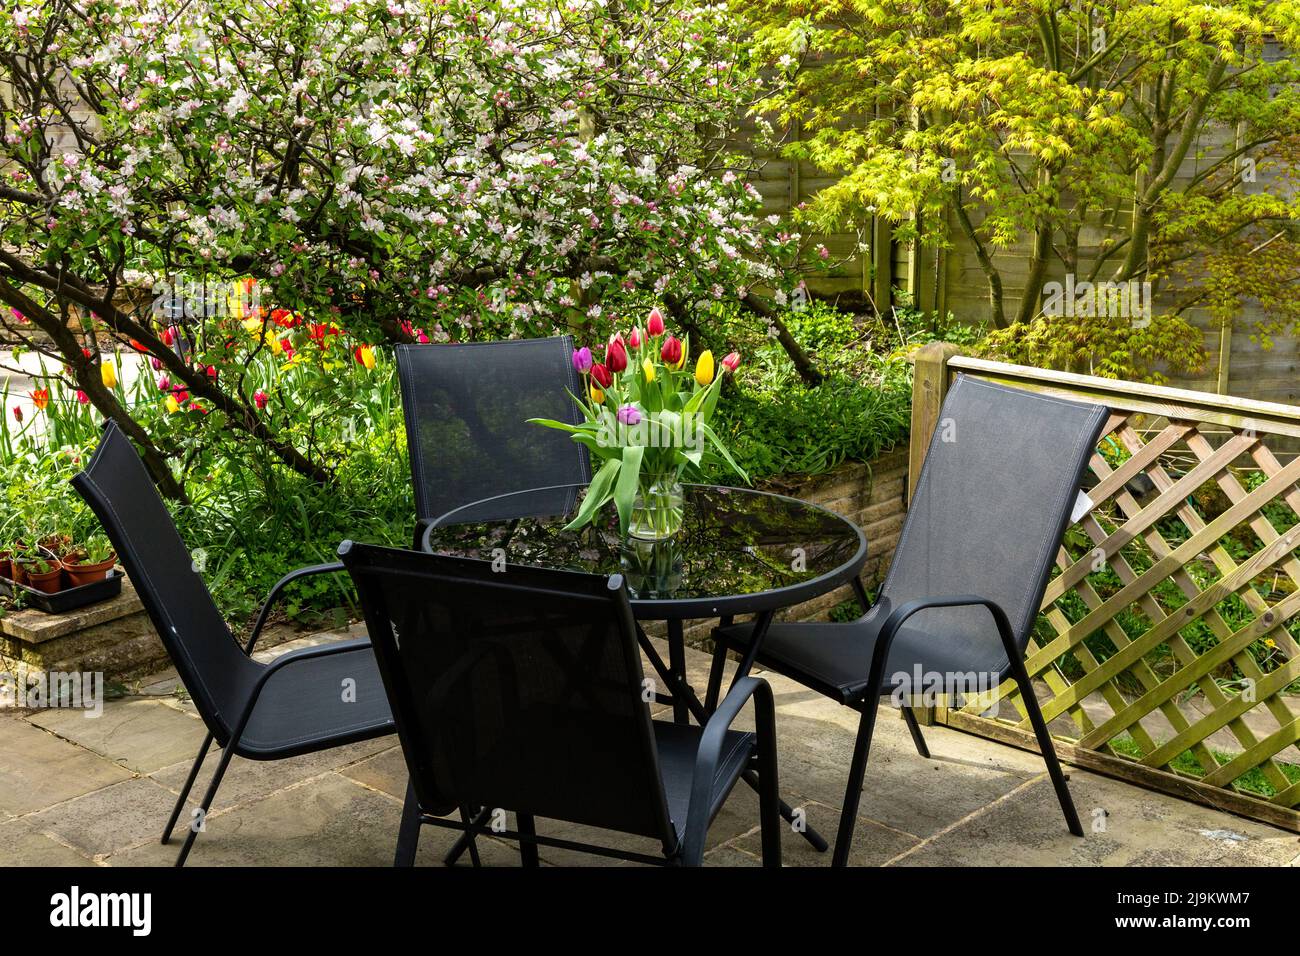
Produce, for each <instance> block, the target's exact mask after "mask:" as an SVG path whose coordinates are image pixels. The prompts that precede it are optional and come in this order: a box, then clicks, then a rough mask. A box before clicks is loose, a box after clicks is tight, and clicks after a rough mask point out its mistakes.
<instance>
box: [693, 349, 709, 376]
mask: <svg viewBox="0 0 1300 956" xmlns="http://www.w3.org/2000/svg"><path fill="white" fill-rule="evenodd" d="M695 381H697V382H699V383H700V384H701V385H708V384H709V383H710V382H712V381H713V353H712V352H710V351H708V350H707V349H705V350H704V351H703V352H701V353H700V360H699V361H698V362H696V363H695Z"/></svg>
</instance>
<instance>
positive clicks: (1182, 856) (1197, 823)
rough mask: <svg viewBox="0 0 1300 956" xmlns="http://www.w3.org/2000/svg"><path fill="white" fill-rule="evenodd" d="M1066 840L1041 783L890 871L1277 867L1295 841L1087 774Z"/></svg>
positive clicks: (1076, 790) (1299, 840)
mask: <svg viewBox="0 0 1300 956" xmlns="http://www.w3.org/2000/svg"><path fill="white" fill-rule="evenodd" d="M1070 791H1071V793H1072V794H1073V796H1074V801H1075V806H1076V807H1077V808H1078V811H1079V816H1080V818H1081V819H1082V821H1083V827H1084V833H1085V836H1084V837H1083V839H1080V838H1079V837H1075V836H1071V835H1070V833H1069V832H1068V831H1067V830H1066V828H1065V819H1064V817H1062V815H1061V811H1060V806H1059V804H1058V803H1057V801H1056V794H1055V792H1054V791H1053V789H1052V784H1051V781H1050V780H1048V779H1047V777H1046V775H1044V776H1042V777H1040V778H1038V779H1036V780H1034V781H1033V782H1032V783H1030V784H1027V785H1026V786H1025V787H1023V788H1021V789H1020V790H1017V791H1016V792H1014V793H1013V794H1011V795H1009V796H1008V797H1007V798H1006V799H1004V800H1001V801H998V802H997V803H994V804H993V805H991V806H989V807H988V808H986V809H985V810H984V811H983V812H981V813H977V814H972V815H971V816H969V817H967V818H966V819H965V820H962V821H960V822H959V823H957V824H956V825H954V826H953V827H951V828H949V829H948V830H945V831H944V832H942V833H940V834H938V835H937V836H935V837H934V838H932V839H930V840H928V841H926V842H925V843H923V844H921V845H919V846H917V847H916V848H914V849H913V850H911V851H909V852H908V853H906V854H905V855H902V856H900V857H898V858H896V859H895V860H893V861H892V863H893V864H894V865H901V866H991V865H996V866H1285V865H1288V864H1291V863H1292V862H1293V861H1295V860H1296V858H1297V856H1300V836H1297V835H1296V834H1294V833H1289V832H1287V831H1285V830H1280V829H1278V828H1276V827H1271V826H1268V825H1267V824H1264V823H1257V822H1255V821H1253V820H1246V819H1244V818H1242V817H1236V816H1232V815H1229V814H1226V813H1222V812H1220V811H1217V810H1212V809H1210V808H1208V807H1202V806H1200V805H1198V804H1194V803H1189V802H1187V801H1185V800H1179V799H1177V798H1175V797H1170V796H1166V795H1165V794H1162V793H1155V792H1153V791H1150V790H1143V789H1141V788H1139V787H1134V786H1130V785H1129V784H1126V783H1123V782H1121V781H1118V780H1112V779H1111V778H1109V777H1103V776H1099V775H1097V774H1094V773H1089V772H1088V771H1085V770H1078V769H1074V770H1073V771H1072V773H1071V779H1070Z"/></svg>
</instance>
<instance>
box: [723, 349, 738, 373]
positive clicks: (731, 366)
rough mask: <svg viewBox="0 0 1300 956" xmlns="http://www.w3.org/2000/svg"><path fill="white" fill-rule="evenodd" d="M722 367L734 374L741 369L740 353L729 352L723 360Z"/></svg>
mask: <svg viewBox="0 0 1300 956" xmlns="http://www.w3.org/2000/svg"><path fill="white" fill-rule="evenodd" d="M722 367H723V368H725V369H726V370H727V371H728V372H734V371H735V370H736V369H738V368H740V353H739V352H728V353H727V354H726V356H725V357H724V358H723V360H722Z"/></svg>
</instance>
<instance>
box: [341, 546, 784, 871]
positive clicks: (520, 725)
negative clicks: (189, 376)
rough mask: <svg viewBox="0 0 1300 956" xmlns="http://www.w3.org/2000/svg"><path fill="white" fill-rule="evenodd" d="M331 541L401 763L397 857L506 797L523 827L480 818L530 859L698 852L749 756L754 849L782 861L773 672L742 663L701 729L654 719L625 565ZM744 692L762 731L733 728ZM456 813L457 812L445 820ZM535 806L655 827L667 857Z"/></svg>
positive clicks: (408, 859)
mask: <svg viewBox="0 0 1300 956" xmlns="http://www.w3.org/2000/svg"><path fill="white" fill-rule="evenodd" d="M339 555H340V557H342V559H343V563H344V564H345V565H347V568H348V570H349V571H350V572H351V574H352V579H353V581H354V583H355V584H356V587H357V591H358V593H359V594H360V596H361V605H362V608H363V609H364V610H365V616H366V623H367V626H368V628H369V630H370V635H371V639H372V640H373V641H374V649H375V656H376V657H377V658H378V659H379V672H380V674H381V675H382V676H383V681H384V687H385V689H386V690H387V691H388V696H389V700H390V702H391V704H392V708H393V716H394V718H395V719H396V721H397V733H398V738H399V739H400V740H401V742H402V750H403V751H404V752H405V755H406V763H407V768H408V770H409V772H410V782H409V784H408V791H407V802H406V809H405V812H404V813H403V818H402V827H401V832H400V834H399V838H398V847H397V855H396V860H395V862H396V864H397V865H399V866H402V865H410V864H411V863H412V862H413V860H414V857H415V850H416V844H417V842H418V839H419V831H420V826H421V825H422V824H423V825H431V826H440V827H446V828H449V829H453V830H459V831H461V832H462V833H468V834H470V835H473V834H476V833H484V832H486V831H487V829H488V826H489V824H488V822H487V819H488V816H489V815H491V814H492V813H494V812H501V811H513V812H515V813H516V814H517V819H518V824H519V829H518V830H517V831H514V830H504V829H501V828H498V827H493V828H492V832H493V833H495V834H496V835H497V836H502V837H507V838H509V839H513V840H518V841H519V844H520V852H521V854H522V856H523V862H524V864H525V865H531V866H535V865H537V863H538V854H537V848H538V847H539V846H549V847H561V848H565V849H576V850H583V851H586V852H590V853H595V854H599V855H601V856H612V857H620V858H624V859H628V860H634V861H638V862H644V863H657V864H661V865H662V864H669V865H698V864H700V863H701V862H702V858H703V855H704V841H705V834H706V832H707V830H708V827H709V824H710V823H711V822H712V820H713V818H714V817H715V816H716V815H717V813H718V811H719V810H720V809H721V808H722V805H723V802H724V801H725V800H726V798H727V796H728V794H729V793H730V792H731V790H732V788H733V787H734V786H735V784H736V781H737V780H739V779H740V778H741V776H742V775H743V774H744V773H745V772H746V771H747V770H750V769H753V770H756V771H757V772H758V774H759V776H760V787H759V800H760V807H761V810H760V816H761V823H762V845H763V861H764V863H765V864H766V865H770V866H779V865H780V860H781V856H780V854H781V847H780V834H779V827H780V824H781V821H780V817H779V811H778V797H777V779H776V778H777V773H776V742H775V737H774V715H773V702H772V691H771V688H769V687H768V685H767V682H766V681H763V680H760V679H757V678H752V677H750V678H743V679H741V680H740V681H738V682H737V684H736V686H735V687H733V688H732V690H731V692H730V693H729V694H728V695H727V698H726V700H724V701H723V702H722V705H721V706H720V707H719V708H718V709H717V711H716V713H714V715H713V716H712V718H711V719H710V720H709V721H708V723H707V724H706V725H705V726H704V727H703V728H700V727H696V726H687V725H683V724H676V723H672V722H667V721H655V720H651V719H650V708H649V705H648V703H647V700H648V699H649V696H650V695H649V694H648V692H647V691H646V689H645V688H646V686H647V685H646V684H645V681H644V674H643V673H642V667H641V655H640V652H639V650H638V647H637V633H636V623H635V621H634V620H633V618H632V608H631V605H630V604H629V602H628V594H627V588H626V587H625V586H624V583H623V578H622V576H621V575H614V576H613V577H610V578H606V577H603V576H600V575H591V574H578V573H573V572H567V571H555V570H550V569H542V568H527V567H519V566H514V565H511V566H507V567H506V569H505V570H504V571H499V572H498V571H493V570H492V564H491V563H490V562H487V561H476V560H471V559H466V558H453V557H448V556H445V555H431V554H423V553H419V552H414V551H399V550H393V549H388V548H379V547H371V546H367V545H359V544H353V543H352V542H344V543H343V545H341V546H340V548H339ZM751 698H753V700H754V712H755V716H756V720H757V728H758V729H757V733H756V734H755V733H743V732H740V731H735V730H732V729H731V724H732V723H733V722H734V721H735V719H736V717H737V715H738V714H739V713H740V711H741V709H742V708H743V707H744V705H745V703H746V702H747V701H748V700H750V699H751ZM480 807H481V808H487V809H485V810H483V811H482V812H478V808H480ZM454 812H459V814H460V821H459V822H457V821H454V820H445V819H441V818H442V817H445V816H447V815H448V814H451V813H454ZM536 817H546V818H549V819H553V820H559V821H566V822H570V823H577V824H584V825H588V826H592V827H598V828H602V829H606V830H613V831H618V832H621V833H627V834H636V835H640V836H645V837H650V838H652V839H656V840H658V841H659V842H660V844H661V846H662V850H663V855H662V857H659V856H652V855H649V854H644V853H634V852H625V851H621V850H618V849H615V848H612V847H609V846H601V845H594V844H589V843H579V842H576V841H573V840H565V839H558V838H554V837H548V836H545V835H542V834H539V833H537V828H536V824H535V818H536ZM470 852H471V854H472V855H473V854H474V847H473V846H472V845H471V847H470ZM473 859H474V862H475V863H478V858H477V856H474V857H473Z"/></svg>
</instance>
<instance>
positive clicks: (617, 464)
mask: <svg viewBox="0 0 1300 956" xmlns="http://www.w3.org/2000/svg"><path fill="white" fill-rule="evenodd" d="M622 464H623V460H622V459H621V458H610V459H607V460H606V461H605V464H603V465H601V466H600V471H598V472H596V476H595V477H594V478H592V479H591V484H590V485H588V486H587V497H585V498H583V499H582V507H580V508H579V509H578V513H577V515H575V516H574V518H573V520H572V521H570V522H569V523H568V524H566V525H565V526H564V530H565V531H574V530H576V529H578V528H581V527H583V526H584V525H586V524H587V523H588V522H590V521H591V519H592V517H594V516H595V514H596V512H597V511H599V510H600V508H601V506H602V505H604V504H605V502H607V501H608V500H609V498H610V487H611V486H612V485H613V483H614V479H615V477H617V475H618V472H619V469H620V468H621V467H622Z"/></svg>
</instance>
